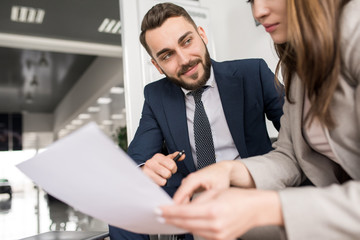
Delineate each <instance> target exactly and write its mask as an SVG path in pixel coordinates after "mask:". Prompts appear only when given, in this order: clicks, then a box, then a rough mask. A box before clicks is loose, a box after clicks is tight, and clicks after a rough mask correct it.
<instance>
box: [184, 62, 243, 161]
mask: <svg viewBox="0 0 360 240" xmlns="http://www.w3.org/2000/svg"><path fill="white" fill-rule="evenodd" d="M206 86H209V87H207V88H206V89H205V91H204V93H203V94H202V98H201V100H202V102H203V105H204V108H205V112H206V114H207V117H208V119H209V122H210V126H211V132H212V136H213V140H214V147H215V156H216V162H219V161H221V160H233V159H239V158H240V155H239V152H238V150H237V149H236V146H235V143H234V140H233V138H232V136H231V133H230V130H229V127H228V125H227V122H226V118H225V114H224V110H223V108H222V104H221V99H220V94H219V90H218V88H217V85H216V80H215V77H214V71H213V69H212V68H211V74H210V78H209V80H208V81H207V82H206ZM182 90H183V92H184V94H185V105H186V118H187V125H188V131H189V140H190V145H191V153H192V156H193V159H194V163H195V166H197V158H196V149H195V138H194V112H195V101H194V97H193V96H192V95H191V94H190V92H191V91H189V90H186V89H183V88H182Z"/></svg>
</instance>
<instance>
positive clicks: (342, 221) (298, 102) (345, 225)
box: [243, 0, 360, 240]
mask: <svg viewBox="0 0 360 240" xmlns="http://www.w3.org/2000/svg"><path fill="white" fill-rule="evenodd" d="M359 13H360V0H352V1H351V2H350V3H348V4H347V6H346V7H345V9H344V12H343V15H342V23H341V32H342V43H341V44H342V45H341V50H342V60H343V68H342V74H341V76H340V79H339V82H340V84H339V85H340V86H339V89H338V90H337V91H336V93H335V94H334V99H333V102H332V106H331V109H332V113H333V117H334V118H335V120H336V123H337V127H336V128H335V129H333V130H331V131H330V132H327V137H328V139H329V141H330V146H331V147H332V150H333V151H334V153H335V155H336V156H337V158H338V161H339V164H337V163H335V162H334V161H332V160H330V159H328V158H327V157H325V156H323V155H321V154H319V153H317V152H315V151H314V150H312V149H311V148H310V146H309V145H308V143H307V142H306V140H305V139H304V137H303V134H302V119H303V116H302V113H303V102H304V88H303V86H302V84H301V80H300V79H299V78H298V77H295V78H294V81H293V83H292V86H291V95H290V96H291V97H292V99H293V100H294V101H295V104H290V103H288V102H285V105H284V115H283V117H282V118H281V129H280V132H279V137H278V141H277V142H276V143H275V144H274V147H275V150H274V151H272V152H270V153H269V154H266V155H263V156H258V157H253V158H248V159H244V160H243V161H244V163H245V164H246V166H247V167H248V169H249V171H250V172H251V175H252V176H253V178H254V181H255V183H256V186H257V188H259V189H275V190H279V194H280V199H281V204H282V211H283V217H284V221H285V232H286V237H287V238H288V239H299V240H300V239H301V240H303V239H307V240H308V239H326V240H328V239H341V240H344V239H360V85H359V82H360V15H359ZM340 166H341V167H340ZM342 169H343V170H345V172H346V173H347V174H348V175H349V176H350V177H351V178H352V180H350V181H348V182H346V183H344V184H342V183H341V181H340V180H339V179H340V178H339V173H340V172H342V171H343V170H342ZM305 176H307V177H308V178H309V179H310V180H311V181H312V182H313V183H314V185H315V186H316V187H302V188H292V187H295V186H298V185H299V184H300V183H301V182H302V180H303V179H304V177H305Z"/></svg>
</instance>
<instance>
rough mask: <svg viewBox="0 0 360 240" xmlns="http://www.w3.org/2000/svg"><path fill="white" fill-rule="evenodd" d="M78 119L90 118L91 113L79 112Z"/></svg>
mask: <svg viewBox="0 0 360 240" xmlns="http://www.w3.org/2000/svg"><path fill="white" fill-rule="evenodd" d="M78 118H79V119H89V118H91V115H90V114H87V113H81V114H79V117H78Z"/></svg>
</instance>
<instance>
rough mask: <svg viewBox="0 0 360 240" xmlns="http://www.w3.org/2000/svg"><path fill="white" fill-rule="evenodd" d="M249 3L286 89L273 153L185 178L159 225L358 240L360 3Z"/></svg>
mask: <svg viewBox="0 0 360 240" xmlns="http://www.w3.org/2000/svg"><path fill="white" fill-rule="evenodd" d="M249 2H250V3H251V5H252V11H253V15H254V17H255V18H256V19H257V21H258V22H260V23H261V24H262V25H263V26H264V27H265V30H266V31H267V32H268V33H269V34H270V35H271V37H272V39H273V41H274V44H275V49H276V51H277V53H278V56H279V59H280V60H279V64H278V66H277V70H276V75H277V76H278V75H279V74H280V72H281V73H282V75H283V79H284V84H285V88H286V103H285V105H284V116H283V117H282V119H281V129H280V132H279V136H278V141H277V142H276V143H275V144H274V147H275V150H273V151H272V152H270V153H268V154H265V155H263V156H257V157H252V158H249V159H242V160H238V161H222V162H219V163H217V164H214V165H211V166H209V167H207V168H204V169H202V170H200V171H197V172H195V173H193V174H191V175H189V176H188V177H187V178H186V179H184V181H183V183H182V186H181V187H180V188H179V190H178V191H177V193H176V194H175V196H174V201H175V203H176V204H175V205H172V206H162V207H161V208H160V209H158V210H159V211H157V212H158V213H159V215H160V216H159V221H165V222H167V223H170V224H173V225H176V226H178V227H181V228H184V229H187V230H189V231H191V232H193V233H194V234H196V235H199V236H202V237H204V238H206V239H234V238H236V237H238V236H241V235H242V234H244V233H245V232H247V231H248V230H250V229H252V228H254V227H259V226H267V225H276V226H280V228H281V229H282V231H283V234H284V235H285V236H286V237H287V238H288V239H360V86H359V82H360V45H359V44H360V15H359V12H360V0H252V1H249ZM305 179H309V180H310V181H311V182H312V183H313V185H314V186H307V187H299V185H301V183H302V182H303V181H304V180H305ZM199 190H201V191H204V190H205V191H204V192H203V193H202V194H200V196H198V197H197V198H195V199H194V200H192V201H190V199H191V197H192V196H193V194H194V193H195V192H197V191H199Z"/></svg>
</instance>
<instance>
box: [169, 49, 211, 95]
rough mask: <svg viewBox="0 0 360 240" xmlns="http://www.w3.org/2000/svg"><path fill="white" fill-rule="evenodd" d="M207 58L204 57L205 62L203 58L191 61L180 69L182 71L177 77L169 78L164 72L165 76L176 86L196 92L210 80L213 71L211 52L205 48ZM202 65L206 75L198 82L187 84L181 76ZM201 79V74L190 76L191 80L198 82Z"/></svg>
mask: <svg viewBox="0 0 360 240" xmlns="http://www.w3.org/2000/svg"><path fill="white" fill-rule="evenodd" d="M205 50H206V51H205V56H204V59H205V60H204V61H205V62H203V61H202V60H201V58H197V59H195V60H192V61H190V62H189V63H188V64H186V65H183V66H182V67H181V69H180V71H179V72H178V73H177V77H178V79H176V78H173V77H170V76H168V75H167V74H166V73H165V71H163V73H164V74H165V76H166V77H167V78H168V79H169V80H170V81H171V82H173V83H174V84H176V85H178V86H179V87H182V88H184V89H186V90H196V89H199V88H202V87H203V86H205V84H206V82H207V80H208V79H209V78H210V69H211V60H210V54H209V51H208V50H207V48H205ZM199 63H200V64H201V65H202V66H203V68H204V75H203V76H202V77H201V78H199V79H198V80H197V81H194V82H192V83H186V82H185V81H184V80H182V79H181V76H182V75H183V74H184V73H186V72H187V71H188V70H189V69H190V68H192V67H194V66H195V65H197V64H199ZM198 77H199V73H195V74H193V75H191V76H190V78H192V79H194V80H196V79H197V78H198Z"/></svg>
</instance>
